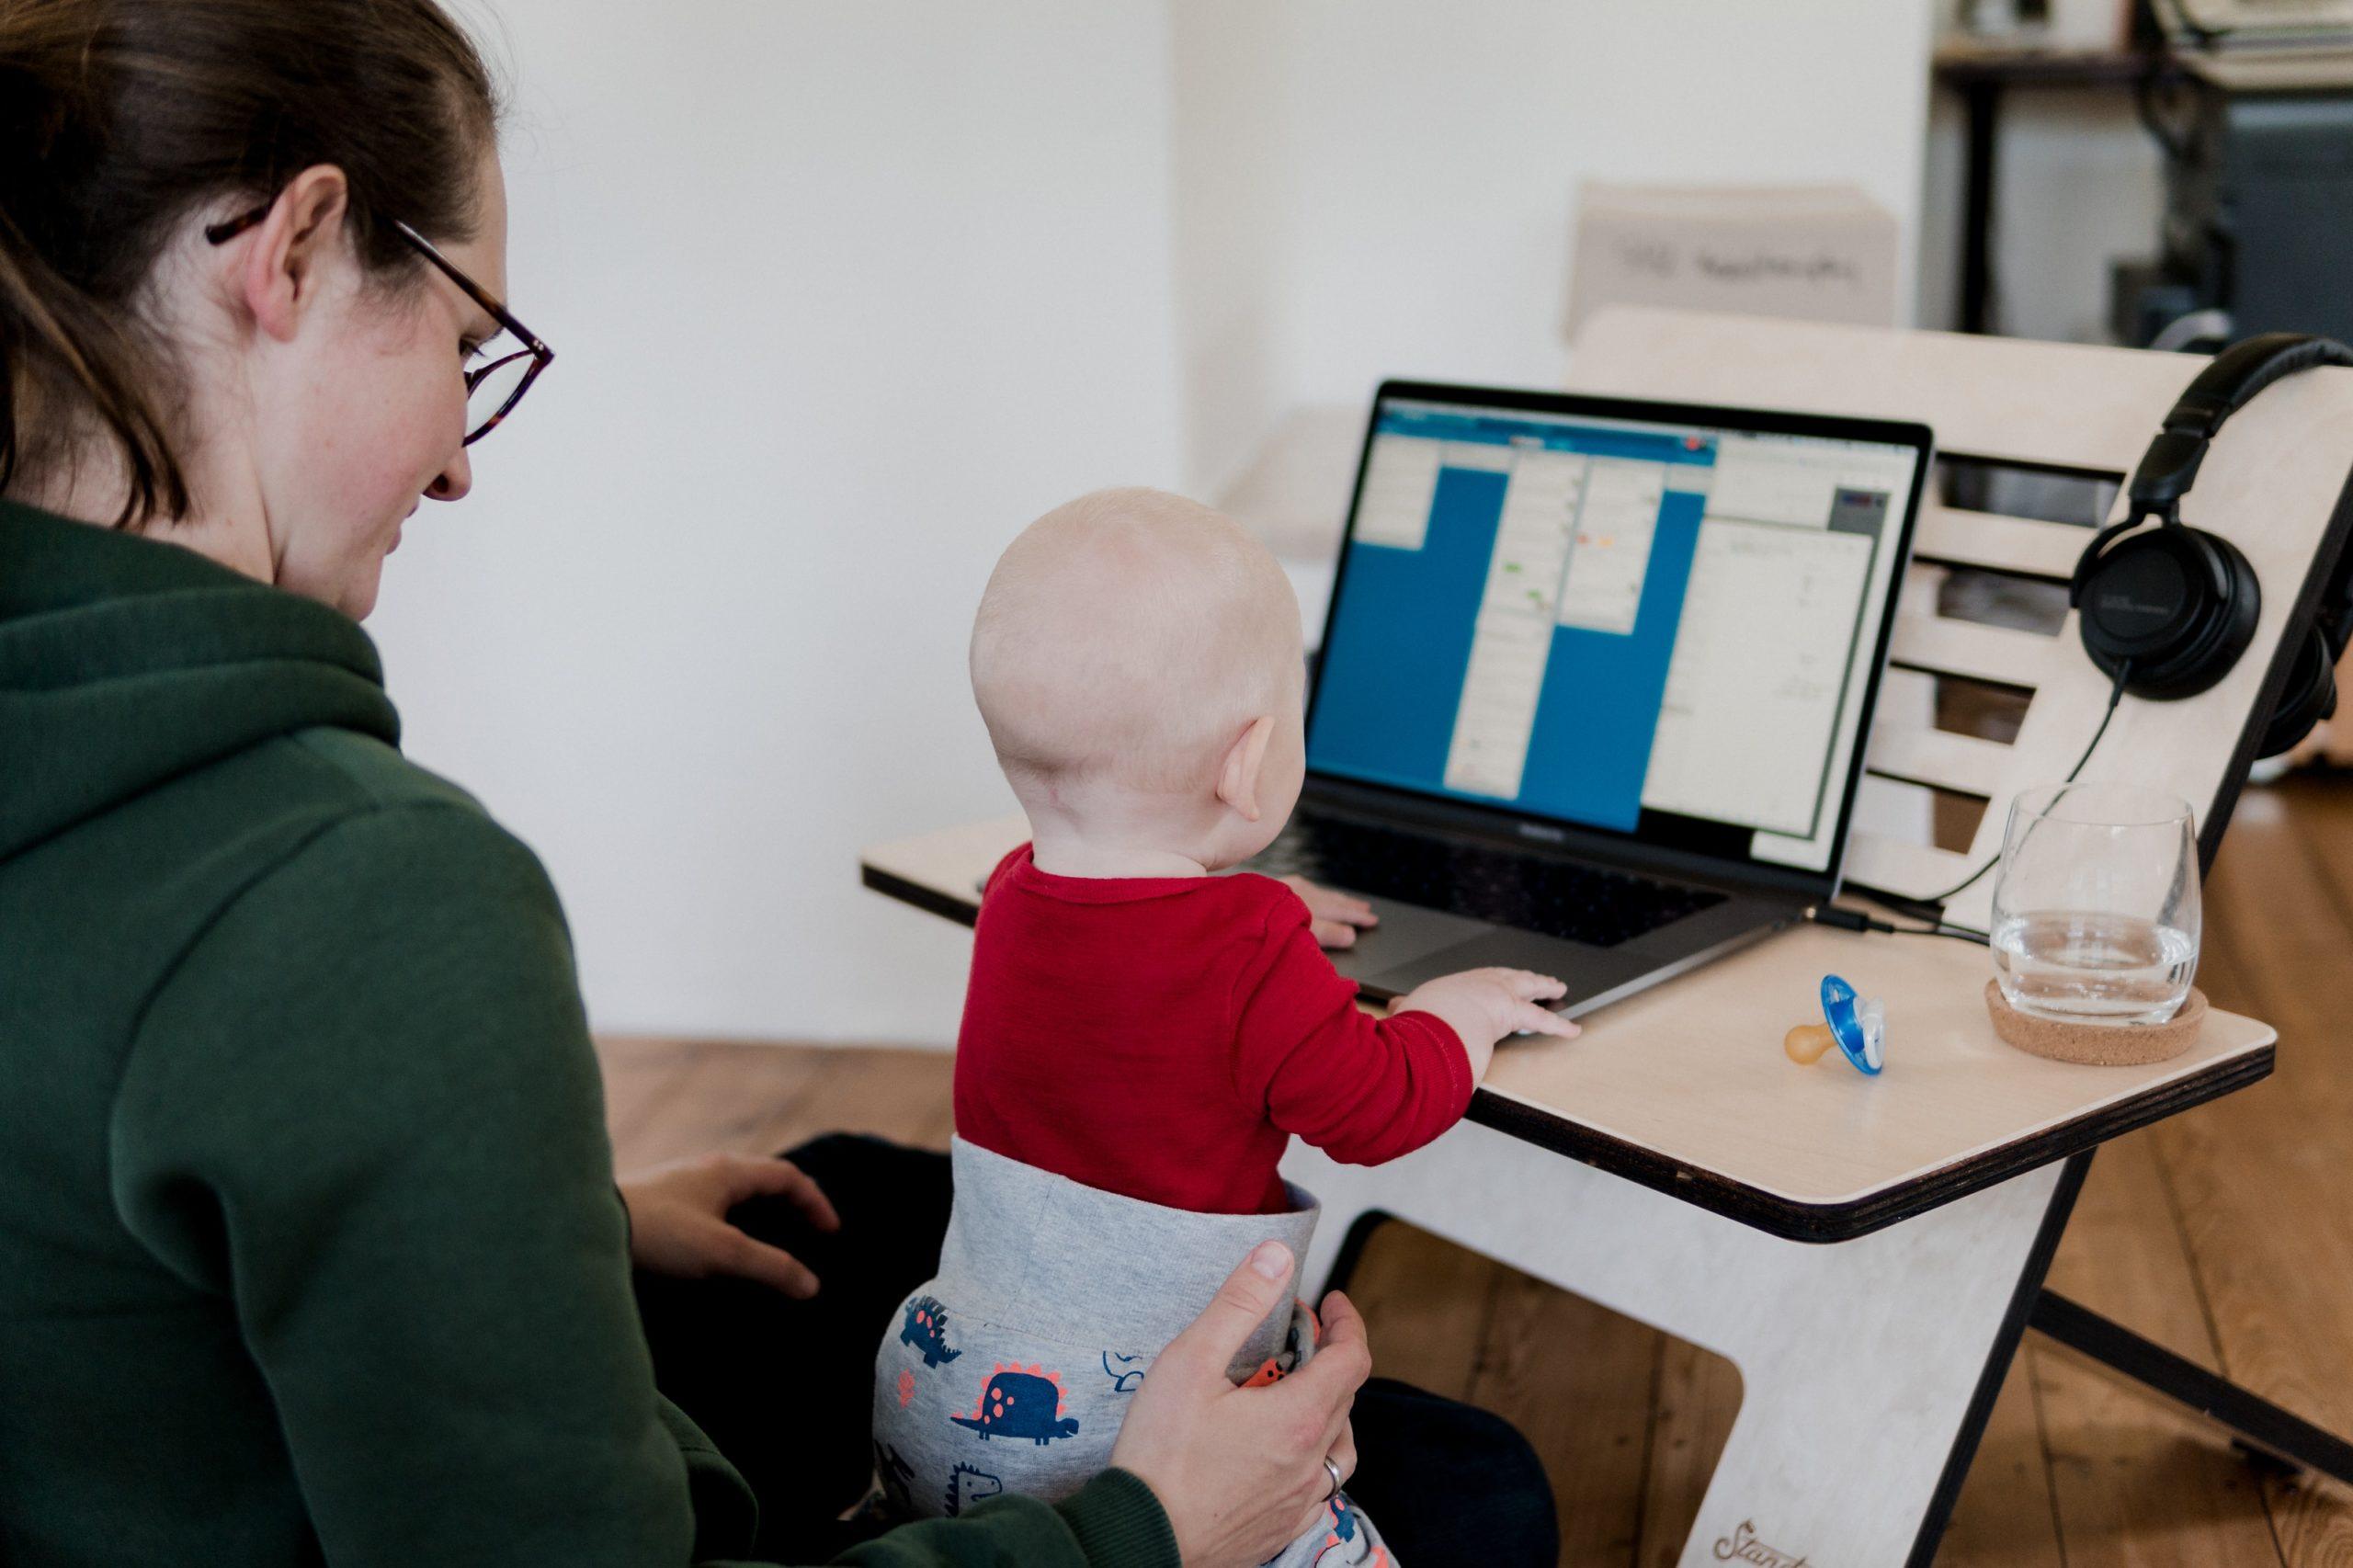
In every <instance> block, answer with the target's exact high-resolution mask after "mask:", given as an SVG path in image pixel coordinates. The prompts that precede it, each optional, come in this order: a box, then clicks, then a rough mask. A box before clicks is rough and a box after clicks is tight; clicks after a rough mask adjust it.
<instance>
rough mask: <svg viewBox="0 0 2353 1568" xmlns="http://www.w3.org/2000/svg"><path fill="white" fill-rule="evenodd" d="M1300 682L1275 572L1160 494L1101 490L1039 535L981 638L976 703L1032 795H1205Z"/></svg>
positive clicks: (993, 580) (1056, 515) (1010, 772)
mask: <svg viewBox="0 0 2353 1568" xmlns="http://www.w3.org/2000/svg"><path fill="white" fill-rule="evenodd" d="M1299 677H1300V636H1299V603H1298V600H1297V598H1296V597H1294V596H1293V595H1292V593H1291V588H1290V579H1289V578H1287V577H1285V576H1284V575H1283V572H1282V568H1281V567H1279V566H1278V565H1276V564H1275V558H1274V557H1273V556H1271V555H1269V554H1268V553H1267V551H1266V548H1265V547H1264V546H1263V545H1260V544H1259V543H1258V542H1257V541H1256V540H1253V539H1251V538H1250V537H1249V536H1248V535H1247V534H1245V533H1244V532H1243V531H1242V530H1241V528H1238V527H1236V526H1235V525H1234V523H1233V520H1232V519H1231V518H1228V517H1223V516H1222V515H1221V514H1219V513H1217V512H1213V511H1211V509H1210V508H1208V507H1207V506H1200V505H1199V504H1197V503H1195V502H1191V501H1188V500H1185V499H1184V498H1183V497H1181V496H1176V495H1171V494H1166V493H1165V492H1164V491H1158V490H1142V489H1134V490H1098V491H1097V492H1096V493H1095V494H1091V495H1082V496H1080V497H1079V498H1078V499H1077V500H1075V501H1073V502H1071V503H1069V504H1068V505H1067V506H1057V507H1056V508H1055V509H1054V510H1052V511H1051V512H1049V513H1047V514H1046V515H1045V516H1044V517H1040V518H1039V519H1038V520H1037V521H1036V522H1034V523H1032V524H1030V525H1029V528H1026V529H1024V530H1023V531H1022V534H1021V537H1020V538H1018V539H1017V540H1014V541H1013V543H1012V545H1011V546H1010V547H1009V548H1008V549H1007V550H1006V552H1005V554H1004V556H1003V557H1002V558H1001V559H999V560H998V562H997V564H996V571H995V573H993V574H991V575H990V577H989V585H988V589H987V591H986V592H985V593H983V595H982V597H981V608H980V614H979V615H978V617H977V618H976V619H974V621H973V625H972V692H973V695H974V697H976V698H977V699H979V702H980V708H981V717H982V719H983V721H985V722H987V724H988V729H989V738H990V740H991V741H992V742H994V743H995V746H996V753H997V758H998V760H999V762H1001V763H1002V764H1003V765H1004V767H1005V771H1006V778H1009V779H1010V780H1012V783H1013V786H1014V789H1015V790H1017V792H1020V793H1022V794H1023V795H1024V796H1025V797H1027V796H1028V795H1029V793H1030V792H1031V791H1032V790H1036V789H1040V788H1045V787H1055V788H1066V787H1070V786H1074V785H1077V784H1079V783H1082V782H1084V783H1090V784H1091V783H1097V782H1104V783H1110V784H1113V785H1117V786H1123V787H1126V788H1129V789H1132V790H1148V791H1153V792H1156V793H1171V794H1176V793H1187V792H1190V791H1192V790H1206V789H1207V788H1208V785H1209V781H1210V779H1211V776H1212V775H1213V773H1214V770H1215V768H1216V767H1217V765H1218V761H1219V759H1220V758H1221V757H1222V756H1223V755H1224V753H1225V751H1226V749H1227V748H1228V747H1230V746H1231V745H1233V742H1234V740H1235V739H1236V737H1237V736H1238V735H1239V734H1240V733H1241V732H1242V731H1243V730H1244V729H1245V727H1246V726H1247V725H1248V724H1249V723H1250V722H1251V721H1252V720H1253V719H1256V718H1259V717H1262V716H1266V715H1269V714H1273V713H1276V712H1278V711H1279V710H1280V709H1281V706H1282V705H1283V704H1285V703H1295V702H1296V701H1297V700H1298V685H1297V683H1298V680H1299Z"/></svg>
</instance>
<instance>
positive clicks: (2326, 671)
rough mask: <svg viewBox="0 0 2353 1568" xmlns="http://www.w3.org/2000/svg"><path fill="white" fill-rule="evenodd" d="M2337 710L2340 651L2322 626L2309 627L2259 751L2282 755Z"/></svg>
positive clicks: (2297, 649)
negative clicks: (2338, 651) (2331, 645)
mask: <svg viewBox="0 0 2353 1568" xmlns="http://www.w3.org/2000/svg"><path fill="white" fill-rule="evenodd" d="M2335 712H2336V654H2335V653H2333V652H2331V650H2330V648H2329V645H2328V639H2327V638H2326V637H2325V636H2323V635H2322V634H2321V631H2320V628H2318V627H2316V626H2313V627H2307V628H2305V630H2304V635H2303V640H2302V642H2300V643H2299V644H2298V645H2297V648H2296V662H2295V664H2294V665H2291V666H2290V668H2289V671H2288V684H2287V686H2286V687H2283V688H2282V689H2281V691H2280V693H2279V701H2278V702H2276V703H2274V704H2272V707H2271V717H2270V719H2269V720H2268V722H2266V723H2265V724H2264V726H2263V741H2262V744H2260V745H2258V746H2257V747H2256V754H2255V755H2256V756H2279V754H2280V753H2281V752H2285V751H2293V750H2294V749H2295V747H2296V743H2297V742H2299V741H2301V740H2302V739H2303V738H2304V737H2305V736H2306V735H2308V734H2311V733H2312V731H2313V725H2314V724H2317V723H2319V722H2321V721H2322V720H2323V719H2325V718H2327V717H2329V716H2330V715H2331V714H2333V713H2335Z"/></svg>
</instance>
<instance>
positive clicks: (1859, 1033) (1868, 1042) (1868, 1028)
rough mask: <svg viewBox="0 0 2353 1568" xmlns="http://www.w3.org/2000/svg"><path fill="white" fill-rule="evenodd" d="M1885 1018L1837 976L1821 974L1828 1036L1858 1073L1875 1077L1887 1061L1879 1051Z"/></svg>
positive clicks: (1823, 1010) (1878, 1009)
mask: <svg viewBox="0 0 2353 1568" xmlns="http://www.w3.org/2000/svg"><path fill="white" fill-rule="evenodd" d="M1822 1017H1823V1021H1824V1023H1827V1024H1828V1025H1829V1026H1830V1038H1831V1039H1832V1040H1836V1041H1837V1042H1838V1049H1839V1050H1840V1051H1844V1052H1846V1055H1847V1061H1849V1062H1853V1063H1854V1064H1855V1070H1856V1071H1857V1072H1859V1073H1865V1074H1870V1076H1872V1077H1874V1078H1876V1077H1877V1076H1879V1070H1880V1068H1881V1066H1883V1065H1884V1064H1885V1062H1886V1058H1885V1056H1884V1055H1883V1054H1882V1053H1881V1034H1882V1031H1883V1028H1884V1025H1883V1019H1884V1017H1885V1015H1884V1014H1883V1013H1881V1009H1880V1008H1879V1006H1878V1005H1877V1004H1875V1003H1865V1002H1862V1001H1861V1000H1860V999H1859V998H1858V997H1857V996H1856V994H1855V988H1854V987H1853V986H1851V985H1849V984H1847V983H1846V982H1845V981H1844V980H1841V979H1840V978H1839V977H1838V976H1836V975H1835V974H1825V975H1824V976H1823V977H1822Z"/></svg>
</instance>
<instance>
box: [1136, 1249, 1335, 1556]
mask: <svg viewBox="0 0 2353 1568" xmlns="http://www.w3.org/2000/svg"><path fill="white" fill-rule="evenodd" d="M1290 1275H1291V1257H1290V1250H1289V1249H1288V1248H1286V1247H1284V1246H1283V1245H1282V1244H1281V1243H1279V1242H1261V1243H1259V1244H1258V1247H1257V1250H1256V1251H1255V1252H1253V1253H1252V1254H1251V1255H1250V1256H1249V1257H1248V1259H1246V1260H1245V1262H1244V1263H1243V1265H1242V1267H1239V1268H1237V1269H1235V1270H1234V1271H1233V1274H1232V1275H1230V1276H1228V1277H1227V1278H1226V1281H1225V1284H1224V1285H1223V1286H1222V1287H1221V1288H1220V1289H1219V1290H1218V1293H1217V1299H1216V1300H1215V1301H1211V1303H1210V1304H1209V1308H1208V1310H1207V1311H1205V1312H1202V1313H1201V1315H1200V1316H1199V1317H1198V1318H1196V1319H1194V1320H1193V1324H1192V1326H1191V1327H1189V1328H1188V1329H1186V1330H1185V1332H1184V1333H1182V1334H1180V1335H1177V1336H1176V1338H1175V1339H1173V1340H1170V1341H1169V1343H1168V1348H1167V1349H1165V1350H1163V1351H1162V1352H1161V1353H1160V1358H1159V1359H1158V1360H1156V1361H1154V1363H1153V1364H1152V1370H1151V1371H1149V1372H1147V1373H1145V1374H1144V1380H1143V1382H1142V1386H1140V1387H1139V1388H1138V1389H1137V1390H1136V1396H1135V1399H1134V1401H1133V1402H1132V1403H1130V1404H1129V1406H1128V1418H1127V1424H1126V1425H1125V1426H1121V1427H1120V1437H1119V1440H1118V1442H1117V1443H1115V1444H1114V1445H1113V1446H1112V1449H1111V1462H1112V1463H1113V1464H1114V1465H1117V1466H1118V1467H1119V1468H1120V1469H1121V1470H1124V1471H1128V1472H1129V1473H1130V1474H1131V1475H1134V1476H1135V1477H1136V1478H1137V1479H1138V1480H1140V1481H1142V1483H1144V1484H1145V1485H1147V1486H1149V1487H1151V1488H1152V1491H1153V1495H1154V1496H1155V1497H1157V1498H1159V1499H1160V1506H1161V1507H1162V1508H1163V1509H1164V1510H1165V1511H1166V1513H1167V1515H1168V1524H1169V1528H1171V1529H1172V1530H1174V1531H1175V1532H1176V1551H1177V1555H1178V1556H1179V1557H1180V1558H1181V1559H1183V1561H1184V1563H1185V1568H1251V1565H1252V1564H1256V1563H1260V1562H1265V1561H1266V1560H1267V1558H1269V1557H1272V1556H1273V1555H1275V1553H1276V1552H1278V1551H1281V1550H1282V1549H1283V1548H1284V1547H1286V1546H1288V1545H1290V1543H1291V1542H1292V1541H1294V1540H1298V1539H1299V1538H1300V1537H1301V1536H1302V1535H1304V1534H1305V1533H1306V1532H1307V1530H1308V1529H1309V1528H1310V1527H1312V1526H1313V1524H1314V1523H1315V1521H1316V1519H1317V1517H1319V1516H1321V1515H1322V1514H1323V1512H1324V1499H1325V1498H1326V1497H1328V1496H1329V1495H1330V1494H1331V1492H1332V1490H1333V1486H1332V1474H1331V1471H1327V1470H1325V1469H1324V1459H1325V1458H1326V1457H1327V1456H1328V1457H1329V1458H1330V1459H1331V1460H1332V1462H1333V1463H1334V1464H1336V1465H1337V1466H1338V1467H1339V1471H1340V1478H1341V1479H1342V1480H1343V1481H1345V1480H1347V1477H1348V1475H1349V1474H1350V1473H1351V1472H1353V1471H1355V1469H1356V1465H1357V1449H1356V1438H1355V1437H1354V1435H1353V1434H1351V1433H1350V1431H1349V1430H1348V1406H1349V1404H1350V1403H1352V1402H1353V1401H1354V1400H1355V1398H1356V1392H1357V1390H1358V1388H1359V1387H1361V1386H1362V1385H1363V1383H1364V1381H1365V1379H1366V1378H1367V1377H1369V1376H1370V1375H1371V1372H1372V1351H1371V1348H1370V1346H1368V1344H1367V1343H1366V1340H1365V1332H1364V1319H1363V1318H1361V1317H1359V1316H1358V1315H1357V1310H1356V1308H1355V1307H1354V1306H1352V1305H1350V1304H1349V1302H1348V1299H1347V1297H1346V1296H1343V1295H1341V1294H1340V1293H1339V1292H1338V1291H1336V1290H1335V1291H1333V1292H1332V1294H1330V1295H1328V1296H1326V1297H1324V1308H1323V1312H1322V1313H1321V1316H1322V1319H1323V1324H1324V1338H1323V1342H1322V1345H1321V1346H1319V1348H1318V1349H1317V1350H1316V1353H1315V1355H1314V1357H1313V1359H1311V1360H1310V1361H1309V1362H1308V1363H1307V1365H1306V1366H1304V1367H1302V1368H1301V1369H1299V1370H1298V1371H1296V1372H1294V1373H1292V1374H1291V1375H1290V1377H1288V1378H1285V1379H1283V1380H1282V1381H1280V1382H1277V1383H1272V1384H1268V1385H1267V1386H1265V1387H1263V1388H1254V1389H1241V1388H1236V1387H1234V1386H1233V1383H1232V1382H1230V1381H1227V1379H1226V1375H1225V1369H1226V1367H1227V1365H1228V1364H1229V1363H1230V1362H1232V1360H1233V1358H1234V1356H1235V1355H1236V1354H1237V1353H1238V1352H1239V1351H1240V1350H1241V1348H1242V1346H1243V1344H1244V1342H1245V1341H1246V1340H1247V1339H1248V1338H1249V1337H1250V1332H1251V1330H1253V1329H1255V1328H1256V1327H1257V1326H1258V1324H1260V1323H1262V1322H1264V1321H1265V1320H1266V1317H1267V1313H1269V1312H1273V1311H1274V1310H1275V1309H1276V1308H1277V1307H1278V1306H1279V1305H1281V1304H1282V1303H1283V1302H1285V1301H1289V1300H1290V1291H1289V1286H1290Z"/></svg>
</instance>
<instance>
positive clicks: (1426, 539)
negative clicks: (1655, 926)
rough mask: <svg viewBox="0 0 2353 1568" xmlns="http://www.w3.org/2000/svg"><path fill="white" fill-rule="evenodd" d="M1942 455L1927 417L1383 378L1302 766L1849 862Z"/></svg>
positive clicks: (1733, 855)
mask: <svg viewBox="0 0 2353 1568" xmlns="http://www.w3.org/2000/svg"><path fill="white" fill-rule="evenodd" d="M1927 461H1928V433H1927V430H1926V429H1925V428H1924V427H1921V426H1908V425H1895V424H1881V423H1877V422H1870V421H1855V420H1834V419H1816V418H1812V417H1809V416H1804V415H1768V414H1756V415H1746V414H1741V413H1738V412H1735V411H1730V410H1698V409H1682V408H1678V407H1676V406H1674V405H1665V404H1649V403H1620V402H1614V401H1607V400H1600V399H1590V398H1579V397H1571V396H1552V395H1547V394H1540V393H1505V392H1473V391H1472V390H1470V389H1449V388H1444V387H1434V386H1409V385H1405V384H1401V383H1392V384H1391V385H1389V386H1387V387H1384V388H1383V389H1382V392H1381V398H1380V400H1379V401H1378V402H1377V403H1375V405H1374V411H1373V422H1372V427H1371V430H1370V433H1369V435H1368V437H1367V443H1366V449H1365V457H1364V462H1363V466H1362V468H1361V470H1360V472H1359V473H1358V483H1357V494H1356V502H1355V506H1354V508H1353V511H1352V513H1351V515H1350V517H1349V525H1348V532H1347V542H1346V544H1345V546H1344V548H1343V553H1342V558H1341V562H1340V569H1339V574H1338V577H1337V579H1336V583H1335V585H1334V590H1333V600H1332V607H1331V611H1330V617H1329V619H1328V621H1327V623H1326V627H1325V631H1324V652H1323V658H1322V661H1321V665H1320V667H1319V670H1318V674H1317V680H1316V688H1315V693H1314V697H1313V703H1312V706H1311V709H1310V713H1309V720H1308V736H1307V760H1308V767H1309V768H1310V770H1311V771H1312V772H1313V773H1314V774H1316V775H1319V776H1323V777H1326V778H1339V779H1344V780H1351V781H1356V782H1358V783H1364V784H1372V785H1379V786H1385V787H1388V788H1390V789H1393V790H1407V791H1411V792H1414V793H1415V794H1418V795H1423V796H1427V797H1429V798H1432V799H1438V800H1444V801H1460V802H1463V803H1465V804H1469V805H1475V806H1483V807H1487V808H1491V809H1495V810H1499V811H1505V812H1509V813H1511V814H1512V815H1514V816H1517V817H1519V818H1521V819H1523V831H1528V826H1527V824H1526V823H1525V819H1529V818H1534V819H1541V820H1542V821H1544V822H1552V823H1561V824H1573V825H1574V826H1576V827H1579V828H1583V829H1586V830H1589V831H1592V832H1596V833H1600V834H1605V835H1624V836H1627V837H1629V838H1631V839H1634V840H1637V841H1640V842H1643V843H1648V844H1655V845H1659V846H1671V847H1676V848H1680V849H1683V850H1687V851H1693V852H1697V853H1699V854H1700V855H1704V856H1706V857H1709V858H1714V859H1723V860H1730V861H1736V862H1741V863H1744V864H1746V865H1752V866H1755V865H1766V866H1772V867H1779V868H1787V869H1790V870H1794V871H1799V872H1814V873H1822V874H1824V875H1826V876H1835V874H1836V861H1837V858H1838V851H1839V848H1840V846H1841V841H1842V839H1843V835H1844V833H1845V830H1846V825H1847V815H1848V805H1849V798H1850V796H1851V794H1852V792H1853V790H1854V786H1855V778H1856V775H1857V772H1858V771H1859V768H1858V766H1857V765H1858V761H1859V756H1858V754H1859V745H1860V741H1861V736H1862V734H1863V729H1864V726H1865V724H1867V723H1868V722H1869V719H1870V705H1871V699H1872V697H1873V695H1874V693H1875V691H1876V688H1877V686H1878V676H1879V668H1880V665H1881V660H1882V658H1883V657H1884V653H1885V646H1886V639H1887V634H1888V631H1889V627H1888V621H1889V619H1890V617H1891V613H1892V607H1893V602H1894V597H1895V589H1896V585H1897V581H1898V577H1899V574H1900V573H1901V571H1902V568H1903V563H1904V555H1905V552H1906V550H1907V548H1908V544H1909V540H1910V537H1911V525H1912V516H1913V513H1914V511H1915V508H1916V506H1917V504H1918V498H1919V494H1920V486H1921V481H1922V478H1923V472H1924V470H1925V468H1926V466H1927ZM1539 836H1541V834H1540V833H1539Z"/></svg>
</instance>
